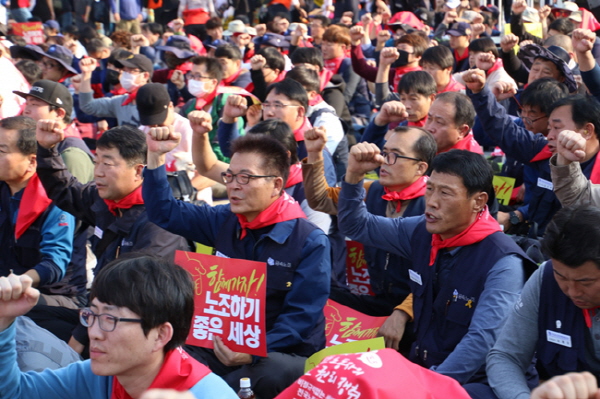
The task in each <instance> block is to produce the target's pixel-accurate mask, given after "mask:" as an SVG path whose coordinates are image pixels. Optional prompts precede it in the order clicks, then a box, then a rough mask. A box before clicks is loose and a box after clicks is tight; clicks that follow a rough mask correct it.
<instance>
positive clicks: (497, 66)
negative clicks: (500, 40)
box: [485, 58, 504, 76]
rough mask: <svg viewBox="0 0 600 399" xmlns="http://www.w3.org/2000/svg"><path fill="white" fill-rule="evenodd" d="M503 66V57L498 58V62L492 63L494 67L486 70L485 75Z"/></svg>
mask: <svg viewBox="0 0 600 399" xmlns="http://www.w3.org/2000/svg"><path fill="white" fill-rule="evenodd" d="M503 66H504V64H503V63H502V58H497V59H496V62H494V65H492V67H491V68H490V69H488V70H487V71H486V73H485V75H486V76H490V74H491V73H492V72H494V71H497V70H498V69H500V68H502V67H503Z"/></svg>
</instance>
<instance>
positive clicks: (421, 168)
mask: <svg viewBox="0 0 600 399" xmlns="http://www.w3.org/2000/svg"><path fill="white" fill-rule="evenodd" d="M428 168H429V165H428V164H427V162H424V161H419V163H418V168H417V174H418V175H420V176H424V175H425V173H427V169H428Z"/></svg>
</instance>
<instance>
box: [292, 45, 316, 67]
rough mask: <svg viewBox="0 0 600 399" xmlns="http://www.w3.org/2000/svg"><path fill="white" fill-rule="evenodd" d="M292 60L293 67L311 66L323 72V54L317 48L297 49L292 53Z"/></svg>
mask: <svg viewBox="0 0 600 399" xmlns="http://www.w3.org/2000/svg"><path fill="white" fill-rule="evenodd" d="M290 60H291V61H292V64H293V65H297V64H310V65H315V66H317V67H319V71H322V70H323V53H322V52H321V50H319V49H318V48H316V47H297V48H296V50H294V52H293V53H292V55H291V57H290Z"/></svg>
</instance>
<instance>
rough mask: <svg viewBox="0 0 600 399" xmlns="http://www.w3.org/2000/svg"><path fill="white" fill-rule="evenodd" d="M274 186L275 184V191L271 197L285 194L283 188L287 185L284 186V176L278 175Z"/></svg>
mask: <svg viewBox="0 0 600 399" xmlns="http://www.w3.org/2000/svg"><path fill="white" fill-rule="evenodd" d="M273 183H274V186H273V193H272V194H271V197H277V196H279V195H281V194H283V189H284V188H285V187H283V178H282V177H276V178H275V179H274V181H273Z"/></svg>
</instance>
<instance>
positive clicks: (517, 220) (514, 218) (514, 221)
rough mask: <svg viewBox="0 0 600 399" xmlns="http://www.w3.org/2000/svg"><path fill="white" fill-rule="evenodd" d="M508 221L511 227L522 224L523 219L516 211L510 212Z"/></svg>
mask: <svg viewBox="0 0 600 399" xmlns="http://www.w3.org/2000/svg"><path fill="white" fill-rule="evenodd" d="M508 221H509V222H510V224H511V225H513V226H516V225H518V224H519V223H521V218H519V215H517V213H516V212H515V211H510V212H508Z"/></svg>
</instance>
